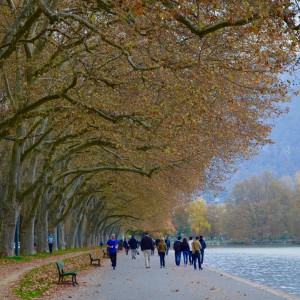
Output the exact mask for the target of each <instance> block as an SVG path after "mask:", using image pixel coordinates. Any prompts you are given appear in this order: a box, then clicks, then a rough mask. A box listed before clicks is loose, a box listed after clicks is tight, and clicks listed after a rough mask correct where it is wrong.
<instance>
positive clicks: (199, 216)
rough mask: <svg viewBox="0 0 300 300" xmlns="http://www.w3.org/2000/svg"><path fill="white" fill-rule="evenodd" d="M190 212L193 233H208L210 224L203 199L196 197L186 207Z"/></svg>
mask: <svg viewBox="0 0 300 300" xmlns="http://www.w3.org/2000/svg"><path fill="white" fill-rule="evenodd" d="M188 212H189V214H190V224H191V229H192V232H194V234H196V235H198V234H201V235H208V233H209V232H210V229H211V225H210V224H209V223H208V220H207V207H206V204H205V200H204V199H201V198H198V199H196V200H195V201H193V202H192V203H191V204H190V206H189V209H188Z"/></svg>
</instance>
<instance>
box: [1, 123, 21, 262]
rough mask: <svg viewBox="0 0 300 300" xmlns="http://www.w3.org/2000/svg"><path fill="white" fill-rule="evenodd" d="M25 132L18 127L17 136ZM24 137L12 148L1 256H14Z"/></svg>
mask: <svg viewBox="0 0 300 300" xmlns="http://www.w3.org/2000/svg"><path fill="white" fill-rule="evenodd" d="M23 134H24V130H23V128H22V127H19V128H18V129H17V133H16V135H17V137H18V138H21V137H22V136H23ZM23 146H24V144H23V141H22V139H16V141H15V142H14V145H13V149H12V156H11V164H10V168H9V173H8V178H7V186H6V191H5V196H4V198H3V202H2V203H1V208H2V210H1V212H0V223H1V224H0V229H1V231H0V257H1V256H10V257H11V256H14V237H15V230H16V224H17V220H18V217H19V214H20V209H21V205H20V204H19V203H18V202H17V199H16V195H17V192H18V190H19V188H20V180H21V174H22V164H21V155H22V151H23Z"/></svg>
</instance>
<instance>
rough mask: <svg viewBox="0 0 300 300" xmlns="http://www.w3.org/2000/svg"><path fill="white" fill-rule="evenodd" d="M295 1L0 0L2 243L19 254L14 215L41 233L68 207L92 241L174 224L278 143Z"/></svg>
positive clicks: (62, 219) (0, 249)
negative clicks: (176, 213)
mask: <svg viewBox="0 0 300 300" xmlns="http://www.w3.org/2000/svg"><path fill="white" fill-rule="evenodd" d="M297 10H298V6H297V2H296V1H279V0H278V1H270V0H268V1H266V0H265V1H261V0H257V1H255V0H251V1H250V0H249V1H234V0H233V1H222V0H216V1H213V2H212V1H204V0H203V1H198V0H197V1H196V0H195V1H180V3H179V2H177V1H172V0H169V1H168V0H161V1H155V0H153V1H151V0H150V1H149V0H148V1H146V0H144V1H142V0H139V1H130V0H127V1H126V0H123V1H110V0H103V1H101V0H95V1H80V0H74V1H57V0H47V1H45V0H27V1H22V0H15V1H13V0H7V1H0V19H1V24H0V75H1V76H0V77H1V81H0V89H1V98H0V99H1V103H0V105H1V107H0V138H1V141H0V150H1V153H2V158H1V160H0V162H1V196H0V208H1V210H0V214H1V215H0V220H1V222H0V240H1V242H0V245H1V246H0V255H12V251H13V236H14V230H15V228H16V224H17V220H18V218H19V216H21V219H22V228H21V230H23V231H24V232H21V238H22V237H25V236H27V237H33V233H34V229H33V228H34V226H35V225H34V224H37V222H38V224H39V228H40V229H39V232H38V238H39V239H40V240H41V241H44V240H45V239H46V235H47V230H48V226H52V227H53V228H54V227H55V228H56V227H57V226H58V225H59V226H60V228H61V234H62V235H63V233H64V229H63V228H64V225H65V226H66V227H67V226H70V224H69V223H68V222H67V220H68V218H71V219H72V220H73V221H74V220H77V221H76V224H77V225H76V228H78V232H81V233H82V230H80V226H81V227H82V228H83V230H84V229H85V243H87V244H88V243H91V242H92V240H93V238H95V236H97V235H99V233H100V232H102V233H103V232H104V233H108V231H109V228H110V229H111V230H112V229H114V230H117V229H120V228H123V227H124V226H129V225H130V226H134V227H135V228H138V227H145V226H146V227H147V226H149V227H151V225H149V224H157V225H158V224H166V226H168V227H170V220H171V212H172V210H173V208H174V207H176V206H177V205H178V203H180V202H182V201H186V200H185V197H184V196H183V195H190V194H192V193H193V192H194V191H195V190H197V189H205V188H215V186H216V185H218V183H220V182H221V181H222V179H223V178H224V176H226V174H227V173H228V172H229V171H231V170H232V166H233V163H234V161H235V159H236V158H241V157H244V158H247V157H249V156H251V155H253V154H254V151H255V149H256V148H257V146H261V145H264V144H265V143H268V142H269V140H268V134H269V133H270V130H271V127H272V124H270V123H266V122H265V121H266V120H270V119H272V118H276V116H278V115H279V114H280V113H281V109H280V106H279V103H280V102H284V101H288V100H289V93H290V92H291V89H290V86H289V84H288V83H287V82H284V81H283V80H282V79H281V78H280V76H279V74H280V73H282V72H286V71H287V70H288V69H289V68H290V66H291V64H294V63H295V62H296V61H297V53H298V52H297V51H298V36H297V30H298V25H297V23H295V21H294V20H296V17H297V14H298V11H297ZM158 211H159V212H158ZM70 216H72V217H70ZM161 219H162V220H163V223H160V221H159V220H161ZM87 220H90V222H88V221H87ZM133 223H134V224H133ZM132 224H133V225H132ZM147 224H148V225H147ZM72 226H73V225H72ZM4 228H6V230H5V231H4ZM66 230H67V229H66ZM170 230H171V228H170ZM93 235H94V237H93ZM74 239H75V237H74ZM26 240H29V238H24V243H25V241H26ZM80 240H81V238H80V235H78V236H77V243H79V244H80ZM74 243H75V242H74ZM74 243H73V244H74ZM26 247H27V249H26V248H25V250H24V251H29V252H30V251H32V250H30V249H29V248H30V245H28V246H26ZM39 247H41V248H40V249H39V250H40V251H42V250H43V247H45V244H43V242H40V243H39Z"/></svg>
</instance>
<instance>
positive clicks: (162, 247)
mask: <svg viewBox="0 0 300 300" xmlns="http://www.w3.org/2000/svg"><path fill="white" fill-rule="evenodd" d="M157 251H158V255H159V261H160V267H161V268H165V267H166V263H165V255H166V251H167V244H166V243H165V241H164V239H163V238H161V239H160V241H159V243H158V244H157Z"/></svg>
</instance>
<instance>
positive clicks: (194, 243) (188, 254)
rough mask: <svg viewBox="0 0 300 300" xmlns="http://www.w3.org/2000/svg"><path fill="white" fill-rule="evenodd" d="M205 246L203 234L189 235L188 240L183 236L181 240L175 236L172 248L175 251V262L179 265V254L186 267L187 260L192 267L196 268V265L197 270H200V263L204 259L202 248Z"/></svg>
mask: <svg viewBox="0 0 300 300" xmlns="http://www.w3.org/2000/svg"><path fill="white" fill-rule="evenodd" d="M205 248H206V243H205V240H204V239H203V236H202V235H200V236H199V237H198V236H196V238H195V239H193V237H191V236H190V237H189V240H187V239H186V238H184V239H183V240H182V241H181V237H180V236H179V237H178V238H177V241H175V242H174V245H173V249H174V251H175V264H176V266H180V262H181V254H182V256H183V263H184V266H185V267H186V266H187V265H188V262H189V264H190V265H194V269H195V270H197V265H198V268H199V270H202V264H203V259H204V249H205Z"/></svg>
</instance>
